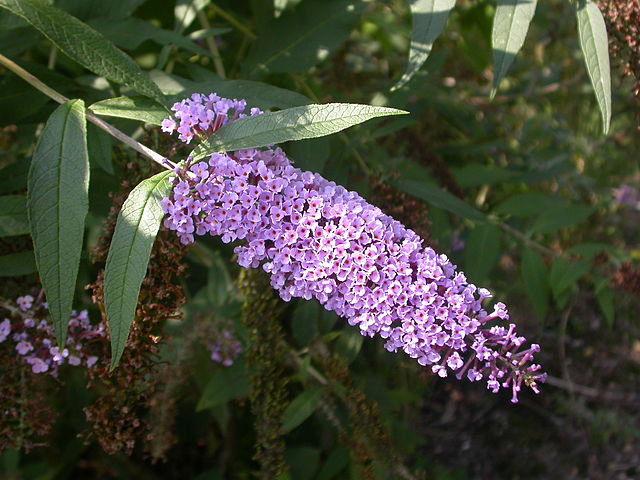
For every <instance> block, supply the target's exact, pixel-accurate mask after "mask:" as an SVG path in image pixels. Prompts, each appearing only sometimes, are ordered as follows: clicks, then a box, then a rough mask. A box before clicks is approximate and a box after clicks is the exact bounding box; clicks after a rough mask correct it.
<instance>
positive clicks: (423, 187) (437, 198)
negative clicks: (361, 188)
mask: <svg viewBox="0 0 640 480" xmlns="http://www.w3.org/2000/svg"><path fill="white" fill-rule="evenodd" d="M393 184H394V185H395V186H396V187H397V188H399V189H400V190H402V191H403V192H406V193H408V194H409V195H413V196H414V197H416V198H419V199H421V200H424V201H425V202H427V203H430V204H433V205H434V206H436V207H438V208H442V209H443V210H446V211H448V212H451V213H453V214H454V215H458V216H460V217H463V218H468V219H469V220H473V221H475V222H486V221H487V217H486V216H485V215H484V213H482V212H481V211H480V210H477V209H475V208H474V207H472V206H471V205H469V204H468V203H466V202H464V201H462V200H460V199H459V198H458V197H456V196H454V195H451V194H450V193H449V192H446V191H444V190H442V189H440V188H438V187H434V186H432V185H427V184H426V183H424V182H418V181H415V180H398V181H397V182H393Z"/></svg>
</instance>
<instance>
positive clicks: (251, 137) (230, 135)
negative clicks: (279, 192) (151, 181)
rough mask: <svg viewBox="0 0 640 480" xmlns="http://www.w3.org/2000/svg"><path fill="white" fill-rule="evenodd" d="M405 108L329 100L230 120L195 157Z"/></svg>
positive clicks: (327, 130)
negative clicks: (323, 102) (331, 101)
mask: <svg viewBox="0 0 640 480" xmlns="http://www.w3.org/2000/svg"><path fill="white" fill-rule="evenodd" d="M404 113H407V112H405V111H403V110H397V109H395V108H387V107H373V106H371V105H358V104H352V103H329V104H326V105H306V106H302V107H294V108H288V109H286V110H280V111H278V112H271V113H264V114H262V115H255V116H253V117H246V118H241V119H239V120H236V121H234V122H231V123H228V124H227V125H225V126H224V127H222V128H221V129H220V130H218V131H217V132H215V133H214V134H213V135H211V136H210V137H209V138H208V139H207V140H205V141H204V142H202V144H201V145H200V146H199V147H197V148H196V149H195V150H194V152H193V157H194V159H196V160H197V159H200V158H203V157H205V156H209V155H211V154H213V153H215V152H224V151H232V150H241V149H246V148H257V147H264V146H266V145H273V144H277V143H283V142H288V141H290V140H301V139H303V138H315V137H323V136H325V135H330V134H332V133H336V132H339V131H341V130H344V129H345V128H349V127H351V126H353V125H357V124H359V123H362V122H366V121H367V120H370V119H372V118H375V117H385V116H388V115H402V114H404Z"/></svg>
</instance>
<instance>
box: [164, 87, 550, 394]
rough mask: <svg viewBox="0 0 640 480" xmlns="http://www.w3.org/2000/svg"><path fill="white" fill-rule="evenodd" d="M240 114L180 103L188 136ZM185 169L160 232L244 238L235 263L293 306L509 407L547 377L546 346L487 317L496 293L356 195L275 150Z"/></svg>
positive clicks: (501, 314) (202, 101)
mask: <svg viewBox="0 0 640 480" xmlns="http://www.w3.org/2000/svg"><path fill="white" fill-rule="evenodd" d="M231 104H232V105H233V107H231V106H229V105H231ZM219 106H220V107H219ZM236 106H238V108H240V106H241V107H242V109H244V102H242V101H241V102H238V101H236V100H225V99H220V98H219V97H217V96H216V95H215V94H213V95H210V96H209V97H205V96H203V95H194V96H192V98H191V100H189V99H187V100H184V101H183V102H180V103H178V104H176V105H174V111H176V118H177V119H179V120H180V127H179V128H178V129H177V130H178V132H179V134H180V139H181V140H182V141H184V142H185V143H188V141H190V139H191V138H193V136H194V135H199V134H201V133H202V132H209V131H210V130H211V128H212V124H216V123H221V124H224V122H228V121H231V120H233V119H234V118H235V117H236V115H235V114H234V116H232V117H231V118H229V117H228V116H227V114H228V112H229V110H230V109H232V108H236ZM218 108H220V110H218ZM238 111H242V110H238ZM187 118H190V119H192V120H189V121H187V122H186V123H184V124H183V121H184V120H185V119H187ZM195 118H198V119H201V118H204V119H210V120H211V121H210V123H204V124H200V123H198V124H196V123H195V120H193V119H195ZM219 118H222V120H219V121H218V120H217V119H219ZM166 125H167V131H172V128H170V127H171V125H173V124H172V123H171V122H170V121H167V122H166ZM184 127H186V128H184ZM205 127H206V128H205ZM189 171H190V173H187V172H186V171H183V172H180V174H179V175H178V176H177V177H176V178H175V179H174V180H173V182H174V185H173V193H172V195H171V197H170V198H165V199H163V201H162V206H163V209H164V211H165V213H166V214H167V217H166V219H165V221H164V224H165V226H166V227H168V228H170V229H172V230H175V231H176V233H177V235H178V237H179V238H180V240H181V242H182V243H184V244H188V243H191V242H193V241H194V235H212V236H220V237H221V239H222V241H223V242H225V243H229V242H234V241H239V244H238V246H237V247H236V248H235V253H236V254H237V258H238V263H239V264H240V265H241V266H243V267H246V268H258V267H261V268H263V269H264V270H265V271H266V272H267V273H269V274H270V276H271V285H272V286H273V288H274V289H276V290H277V291H278V292H279V294H280V296H281V297H282V298H283V299H284V300H285V301H289V300H291V299H292V298H304V299H307V300H310V299H312V298H314V299H316V300H318V301H319V302H320V303H321V304H322V305H323V306H324V307H325V308H326V309H327V310H331V311H334V312H335V313H336V314H338V315H339V316H341V317H344V318H346V319H347V321H348V322H349V324H350V325H352V326H354V327H357V328H359V330H360V332H361V334H362V335H367V336H369V337H373V336H375V335H379V336H380V337H382V338H383V339H385V340H386V344H385V347H386V349H387V350H388V351H390V352H398V351H403V352H405V353H406V354H407V355H409V356H410V357H411V358H414V359H415V360H416V361H417V362H418V363H419V364H420V365H423V366H427V367H429V368H431V370H432V371H433V372H434V373H435V374H437V375H439V376H440V377H447V376H449V375H455V376H456V377H457V378H458V379H462V378H467V379H468V380H469V381H471V382H477V381H480V380H483V379H484V380H486V382H487V386H488V388H489V389H490V390H491V391H492V392H494V393H495V392H498V391H499V390H500V389H503V388H505V389H510V390H511V392H512V401H513V402H517V401H518V394H519V392H520V391H521V389H522V386H523V385H524V386H528V387H530V388H532V389H533V390H534V391H535V392H536V393H538V387H537V384H538V382H544V380H545V378H546V374H544V373H542V372H541V367H540V365H538V364H536V363H534V355H535V354H536V353H537V352H538V351H539V349H540V347H539V346H538V345H536V344H533V345H530V346H528V347H526V346H525V339H524V338H523V337H520V336H518V335H517V333H516V330H515V328H516V327H515V325H514V324H509V325H508V326H506V327H505V326H501V325H499V324H498V322H500V321H507V320H508V319H509V314H508V312H507V309H506V307H505V305H504V304H503V303H497V304H496V305H495V306H494V308H493V311H492V312H491V313H489V312H487V311H485V310H484V308H483V301H484V300H486V299H488V298H490V297H491V294H490V292H489V291H488V290H486V289H484V288H477V287H476V286H475V285H473V284H471V283H469V282H468V281H467V278H466V277H465V275H464V273H462V272H460V271H457V268H456V266H455V265H453V264H452V263H451V261H450V260H449V259H448V258H447V256H446V255H439V254H437V253H436V252H435V251H434V250H433V249H431V248H430V247H427V246H423V243H422V239H421V238H420V237H419V236H418V235H417V234H416V233H414V232H413V231H412V230H410V229H408V228H406V227H405V226H404V225H402V224H401V223H400V222H398V221H396V220H394V219H393V218H391V217H390V216H388V215H385V214H384V213H383V212H382V211H381V210H380V209H379V208H377V207H375V206H373V205H370V204H369V203H367V202H366V201H365V200H364V199H363V198H362V197H360V196H359V195H358V194H357V193H355V192H351V191H349V190H347V189H345V188H343V187H341V186H339V185H336V184H335V183H334V182H330V181H328V180H326V179H324V178H323V177H322V176H320V175H318V174H316V173H312V172H307V171H302V170H300V169H298V168H295V167H294V166H293V165H292V163H291V161H290V160H289V159H288V158H287V157H286V155H285V153H284V152H283V151H282V150H281V149H279V148H269V149H264V150H256V149H251V150H242V151H236V152H227V153H216V154H213V155H212V156H211V158H210V159H209V160H208V162H199V163H196V164H194V165H191V166H190V167H189Z"/></svg>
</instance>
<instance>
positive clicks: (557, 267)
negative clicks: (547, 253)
mask: <svg viewBox="0 0 640 480" xmlns="http://www.w3.org/2000/svg"><path fill="white" fill-rule="evenodd" d="M590 269H591V266H590V265H589V264H588V263H587V262H585V261H582V260H579V261H576V262H571V261H569V260H567V259H566V258H563V257H558V258H556V259H555V260H554V262H553V264H552V265H551V272H550V274H549V286H550V287H551V291H552V293H553V298H554V299H555V300H556V302H558V300H559V299H560V298H561V296H562V294H563V293H565V292H566V291H567V290H569V289H570V288H571V287H572V286H574V285H575V283H576V282H577V281H578V280H580V279H581V278H582V277H583V276H584V275H586V274H587V273H588V272H589V270H590Z"/></svg>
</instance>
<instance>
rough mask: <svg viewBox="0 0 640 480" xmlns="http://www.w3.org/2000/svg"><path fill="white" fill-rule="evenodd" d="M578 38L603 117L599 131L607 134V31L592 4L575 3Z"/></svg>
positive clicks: (600, 15)
mask: <svg viewBox="0 0 640 480" xmlns="http://www.w3.org/2000/svg"><path fill="white" fill-rule="evenodd" d="M573 3H574V4H575V6H576V16H577V19H578V35H579V38H580V46H581V47H582V53H583V55H584V60H585V64H586V65H587V71H588V72H589V78H590V79H591V85H592V86H593V90H594V92H595V94H596V99H597V100H598V106H599V107H600V113H601V114H602V130H603V131H604V133H605V135H606V134H607V133H608V132H609V124H610V122H611V69H610V67H609V40H608V37H607V27H606V25H605V23H604V18H602V13H600V10H599V9H598V6H597V5H596V4H595V3H593V2H592V1H591V0H577V1H575V2H573Z"/></svg>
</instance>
